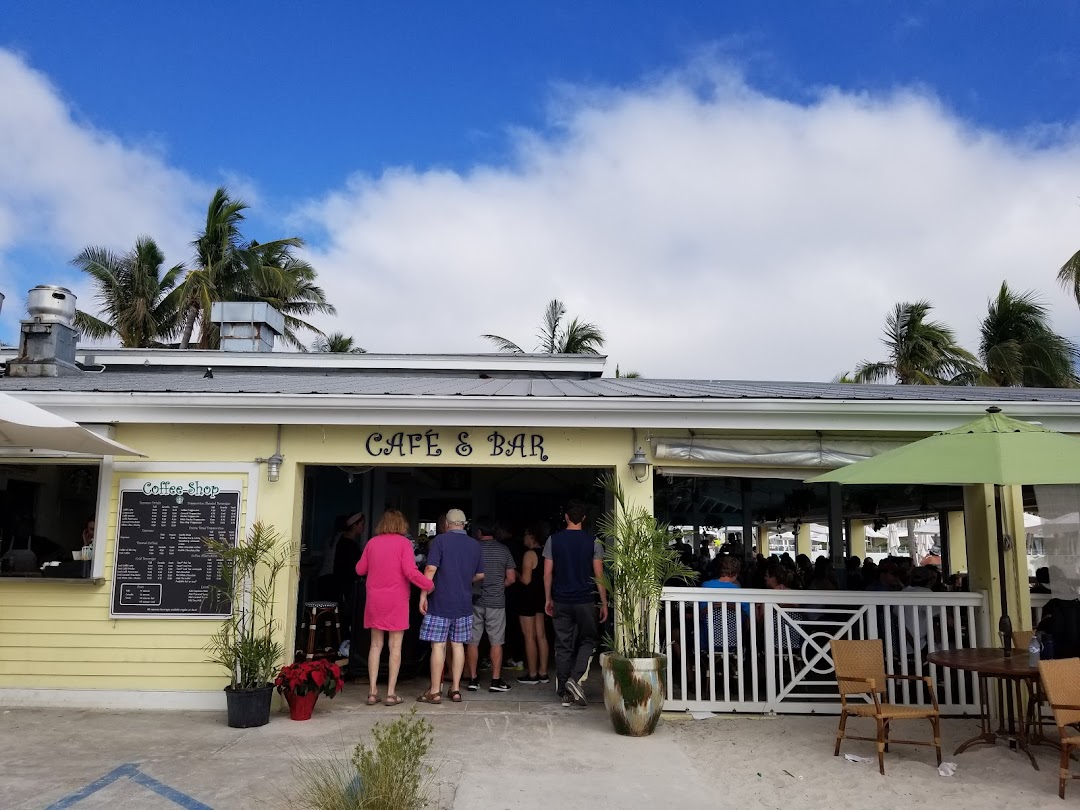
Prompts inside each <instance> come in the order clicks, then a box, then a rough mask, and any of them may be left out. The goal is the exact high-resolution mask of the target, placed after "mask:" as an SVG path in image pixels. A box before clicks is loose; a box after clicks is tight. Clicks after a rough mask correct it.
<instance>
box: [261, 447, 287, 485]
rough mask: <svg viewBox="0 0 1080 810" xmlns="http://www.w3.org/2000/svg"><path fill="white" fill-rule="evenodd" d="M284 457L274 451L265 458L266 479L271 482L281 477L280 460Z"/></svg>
mask: <svg viewBox="0 0 1080 810" xmlns="http://www.w3.org/2000/svg"><path fill="white" fill-rule="evenodd" d="M284 460H285V457H284V456H282V455H281V453H274V455H272V456H270V458H268V459H267V460H266V480H267V481H269V482H270V483H271V484H273V483H274V482H275V481H277V480H278V479H279V478H280V477H281V462H283V461H284Z"/></svg>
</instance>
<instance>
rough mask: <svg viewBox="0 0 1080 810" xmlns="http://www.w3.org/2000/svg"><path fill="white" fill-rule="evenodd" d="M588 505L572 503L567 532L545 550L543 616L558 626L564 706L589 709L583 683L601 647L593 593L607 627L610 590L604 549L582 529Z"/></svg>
mask: <svg viewBox="0 0 1080 810" xmlns="http://www.w3.org/2000/svg"><path fill="white" fill-rule="evenodd" d="M585 514H586V513H585V504H584V503H582V502H581V501H576V500H575V501H570V502H569V504H568V505H567V508H566V514H565V518H566V528H565V529H563V530H562V531H561V532H556V533H555V534H553V535H551V537H549V538H548V542H547V545H546V546H545V547H544V593H545V596H546V597H547V605H546V606H545V611H546V612H547V614H548V615H549V616H551V618H552V624H554V626H555V672H556V674H557V678H556V682H557V689H558V692H559V697H560V698H561V700H562V704H563V706H569V705H570V703H571V701H573V702H574V703H577V704H578V705H579V706H584V705H585V692H584V690H582V688H581V682H582V681H583V680H585V678H587V677H588V674H589V664H590V663H591V662H592V657H593V654H594V653H595V652H596V647H597V645H598V644H599V642H600V628H599V625H598V624H597V621H596V602H595V600H594V598H593V588H594V584H595V587H596V588H598V589H599V591H600V623H601V624H602V623H604V622H606V621H607V616H608V604H607V590H606V589H605V588H604V585H603V580H602V576H601V575H602V574H603V570H604V569H603V562H602V560H603V556H604V555H603V549H602V548H601V547H600V543H598V542H597V541H596V538H594V537H593V536H592V535H591V534H589V533H588V532H586V531H584V530H583V529H582V528H581V527H582V524H583V523H584V522H585Z"/></svg>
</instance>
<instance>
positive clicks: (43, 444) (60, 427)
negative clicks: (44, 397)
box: [0, 394, 143, 456]
mask: <svg viewBox="0 0 1080 810" xmlns="http://www.w3.org/2000/svg"><path fill="white" fill-rule="evenodd" d="M0 448H4V449H8V448H20V449H26V450H27V451H28V452H31V451H35V450H46V451H54V452H61V453H85V454H86V455H91V456H142V455H143V454H142V453H140V452H139V451H138V450H132V449H131V448H130V447H125V446H124V445H122V444H120V443H119V442H114V441H113V440H112V439H108V438H105V437H104V436H99V435H97V434H96V433H91V432H90V431H89V430H87V429H86V428H84V427H82V426H81V425H79V424H77V423H75V422H72V421H70V420H68V419H64V418H62V417H60V416H57V415H56V414H54V413H50V412H49V411H46V410H44V409H42V408H39V407H37V406H36V405H31V404H30V403H29V402H23V401H22V400H21V399H16V398H15V397H13V396H10V395H8V394H0Z"/></svg>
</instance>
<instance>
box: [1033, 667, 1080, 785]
mask: <svg viewBox="0 0 1080 810" xmlns="http://www.w3.org/2000/svg"><path fill="white" fill-rule="evenodd" d="M1039 675H1040V676H1041V678H1042V688H1043V691H1044V692H1045V693H1046V699H1047V700H1048V701H1049V702H1050V709H1051V711H1053V713H1054V722H1055V723H1057V727H1058V734H1059V735H1060V740H1059V742H1060V743H1061V766H1060V768H1059V769H1058V796H1060V797H1061V798H1063V799H1064V798H1065V783H1066V782H1067V781H1068V780H1069V779H1080V774H1074V773H1072V772H1071V771H1070V770H1069V755H1070V754H1071V753H1072V749H1073V748H1075V747H1077V746H1080V732H1077V730H1076V729H1070V728H1069V726H1073V725H1076V724H1077V723H1080V658H1065V659H1062V660H1058V661H1040V662H1039Z"/></svg>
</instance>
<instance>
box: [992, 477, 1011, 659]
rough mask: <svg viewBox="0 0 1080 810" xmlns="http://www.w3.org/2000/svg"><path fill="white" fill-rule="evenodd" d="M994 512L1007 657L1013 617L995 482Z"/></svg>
mask: <svg viewBox="0 0 1080 810" xmlns="http://www.w3.org/2000/svg"><path fill="white" fill-rule="evenodd" d="M994 512H995V513H996V517H997V545H998V585H999V586H1000V588H1001V618H1000V619H999V620H998V633H999V634H1000V635H1001V644H1002V646H1003V647H1004V648H1005V657H1006V658H1008V657H1010V656H1011V655H1012V646H1013V642H1012V619H1010V618H1009V588H1008V585H1007V584H1006V581H1005V578H1006V572H1005V509H1004V506H1003V505H1002V502H1001V486H1000V485H999V484H994Z"/></svg>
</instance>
